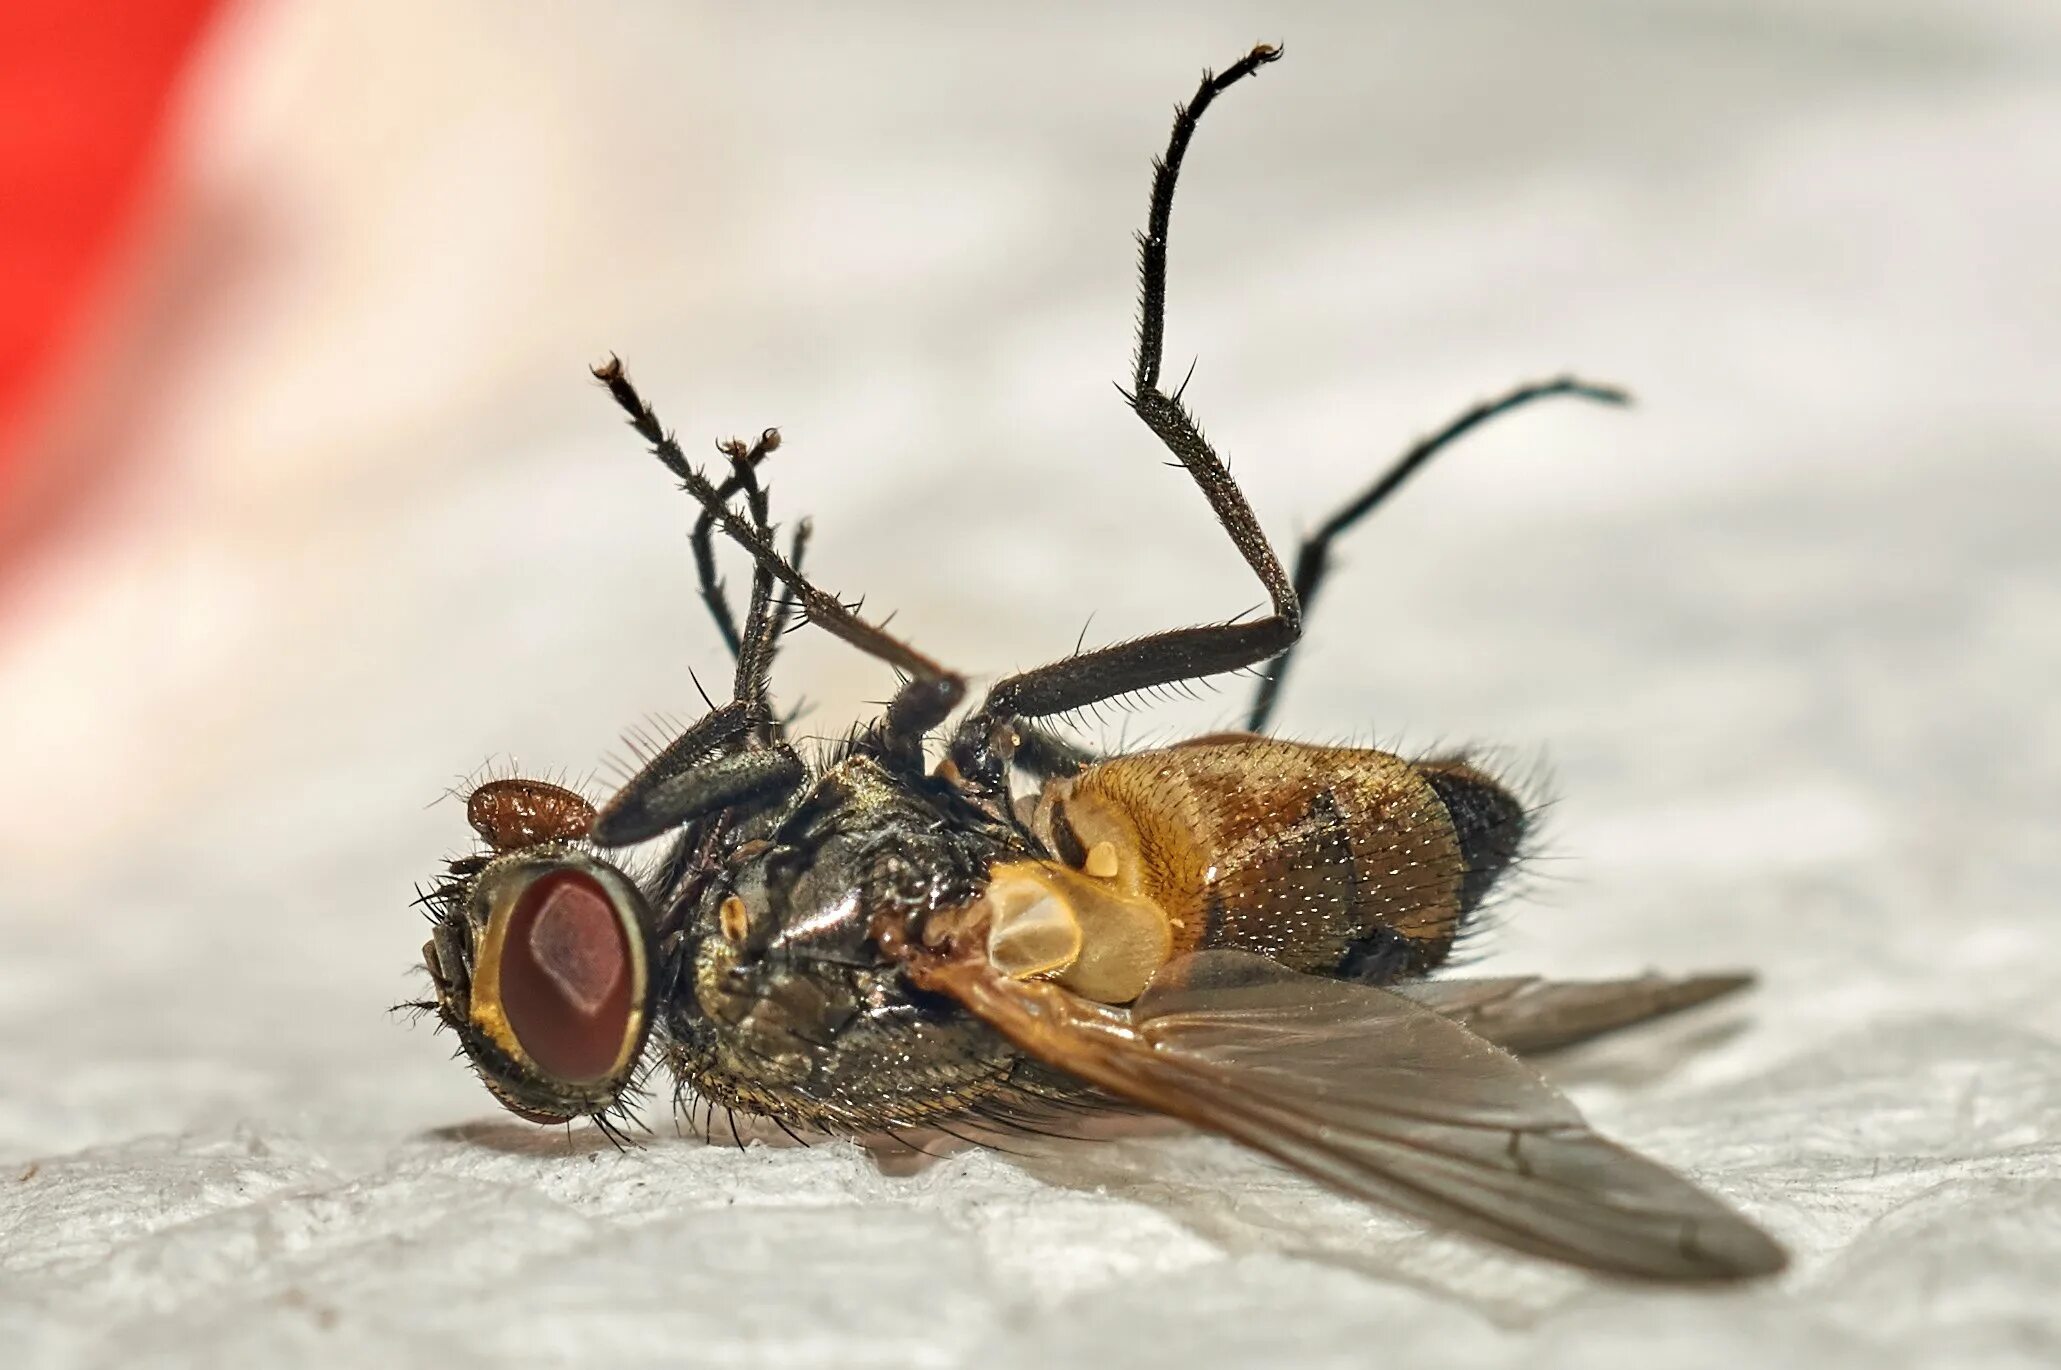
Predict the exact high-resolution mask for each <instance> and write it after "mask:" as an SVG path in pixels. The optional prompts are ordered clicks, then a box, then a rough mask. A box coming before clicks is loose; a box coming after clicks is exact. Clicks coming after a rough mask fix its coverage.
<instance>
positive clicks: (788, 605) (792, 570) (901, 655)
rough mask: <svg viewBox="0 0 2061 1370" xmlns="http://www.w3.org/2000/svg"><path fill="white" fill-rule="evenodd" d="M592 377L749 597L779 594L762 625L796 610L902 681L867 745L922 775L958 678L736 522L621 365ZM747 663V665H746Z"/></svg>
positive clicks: (761, 533)
mask: <svg viewBox="0 0 2061 1370" xmlns="http://www.w3.org/2000/svg"><path fill="white" fill-rule="evenodd" d="M594 375H595V377H596V378H597V379H598V380H600V381H601V382H602V383H603V384H604V385H606V386H607V387H608V391H609V394H610V395H612V396H613V397H614V399H615V401H616V403H617V404H619V405H621V406H622V408H623V410H624V412H626V413H627V414H628V415H629V416H630V426H631V427H632V428H634V429H636V430H637V432H638V434H639V436H641V437H642V438H643V439H644V440H645V441H646V442H648V443H650V444H651V450H652V453H653V455H655V456H656V457H657V458H658V459H659V460H660V461H661V462H663V463H664V464H665V467H666V469H667V470H669V471H671V472H672V473H673V475H674V476H675V477H677V478H678V479H679V482H680V486H681V488H682V489H684V490H686V492H687V493H688V494H690V495H692V496H693V497H694V499H695V500H696V502H697V503H699V504H700V505H701V507H702V510H703V511H704V513H706V514H707V516H708V517H709V518H710V519H711V521H712V522H713V523H714V524H715V526H716V527H718V528H721V529H722V530H723V533H724V535H725V536H726V537H728V538H729V539H730V540H731V541H733V542H735V543H736V544H737V545H738V546H740V547H742V548H744V550H745V551H746V552H748V553H749V554H750V555H751V558H752V561H753V563H754V565H755V567H756V571H755V573H754V577H753V598H754V600H755V601H756V600H757V599H758V598H759V595H758V586H759V584H760V583H761V582H763V583H764V584H765V586H766V587H767V588H768V590H770V588H771V586H772V585H773V584H775V583H777V584H778V585H780V586H781V587H782V589H783V590H784V591H785V593H784V594H783V595H782V597H781V601H780V603H779V604H777V605H773V606H771V607H769V608H768V610H767V619H768V621H769V622H770V623H772V624H774V625H776V626H777V625H780V624H783V623H784V621H785V619H786V617H787V615H788V613H789V612H790V611H791V610H792V609H795V608H798V609H799V610H800V611H801V613H802V614H804V615H805V616H806V617H807V618H808V620H809V621H810V622H811V623H815V624H817V625H818V626H820V627H822V628H823V629H824V630H825V631H827V632H829V633H830V634H831V635H832V636H834V637H837V638H840V639H842V640H843V641H845V642H848V643H850V644H851V645H852V646H854V647H856V648H858V649H859V650H860V651H862V652H864V653H866V654H867V655H868V656H871V657H874V658H876V659H878V660H880V661H884V662H886V663H887V664H888V665H890V666H893V667H894V668H895V669H896V670H898V671H900V672H901V673H902V674H903V676H904V677H905V679H904V680H903V682H902V686H901V688H900V689H899V690H897V691H896V692H895V696H894V699H893V700H892V701H891V702H890V703H889V704H888V707H887V713H886V715H885V716H884V717H883V718H882V720H881V722H880V723H879V724H878V725H876V729H875V734H874V739H873V742H874V745H875V746H876V747H877V748H878V750H879V751H880V753H881V754H882V755H883V756H884V757H887V758H889V759H891V760H893V761H895V762H897V763H900V764H904V765H907V766H910V767H912V768H914V769H919V770H920V769H921V766H922V760H923V757H922V752H923V738H924V736H925V735H926V734H928V733H929V732H930V731H931V730H932V729H934V728H936V727H937V726H938V725H939V724H940V723H942V722H944V721H945V719H946V717H948V716H949V715H950V714H951V712H952V710H953V709H955V708H957V707H958V706H959V703H960V701H961V700H963V699H964V698H965V697H966V681H965V679H964V677H962V676H960V675H959V674H958V673H957V672H955V671H951V670H948V669H947V668H946V667H944V666H942V665H940V664H939V663H938V662H936V661H934V660H932V659H931V658H930V657H929V656H927V655H925V654H924V653H922V652H919V651H917V650H916V649H915V648H914V647H912V646H910V645H909V644H908V643H906V642H904V641H902V640H901V639H900V638H897V637H895V636H893V635H892V634H890V633H888V632H887V631H886V630H885V629H883V628H881V627H879V626H878V625H875V624H872V623H868V622H867V621H866V620H864V619H862V618H860V617H859V615H858V613H857V612H856V611H855V609H854V608H853V606H851V605H849V604H846V603H845V602H844V601H843V600H841V599H839V598H838V597H837V596H836V595H833V594H830V593H829V592H827V591H825V590H822V589H820V588H818V587H817V586H816V585H815V584H814V583H812V582H811V581H809V580H808V579H807V578H806V577H804V576H803V575H802V573H801V571H800V569H799V568H798V567H797V566H796V565H795V563H794V559H792V558H790V557H787V556H783V555H782V554H781V552H780V549H779V548H777V547H775V546H774V545H773V540H772V537H771V535H770V534H769V533H768V532H767V530H766V529H765V528H764V527H763V526H761V525H760V524H758V523H757V522H755V521H754V520H752V519H750V518H747V517H744V516H741V515H739V514H738V512H737V511H736V510H735V509H733V508H731V507H730V505H729V503H728V502H727V501H726V500H725V498H724V497H723V494H722V491H721V489H720V487H718V486H717V485H715V484H714V483H712V482H711V481H710V480H709V478H708V477H707V476H706V475H704V474H703V473H702V472H701V471H700V470H699V469H698V468H697V467H695V466H694V465H693V464H692V463H691V462H689V461H688V460H687V458H686V456H685V454H683V453H682V452H681V451H680V445H679V443H677V442H675V441H674V440H673V437H672V435H671V434H669V433H667V432H666V431H665V428H664V426H663V425H662V424H661V423H660V422H659V419H658V415H657V414H656V413H655V412H653V410H652V408H651V406H649V405H648V404H646V403H645V402H644V399H643V397H642V396H641V395H639V394H638V393H637V390H636V387H635V386H633V385H631V384H630V380H629V377H628V376H626V375H624V374H623V366H622V363H621V362H620V361H618V360H617V359H615V358H613V357H611V358H609V360H608V361H606V362H604V363H603V364H602V365H600V366H597V367H595V368H594ZM739 636H740V639H741V640H743V641H744V642H745V643H746V645H747V646H748V645H749V640H750V638H751V634H750V632H749V631H746V632H744V633H741V634H740V635H739ZM771 636H773V635H771V634H769V635H768V641H767V643H766V645H765V647H764V649H763V651H762V652H760V653H757V654H754V653H751V652H748V651H747V652H743V653H740V656H739V659H738V678H739V680H740V682H744V681H745V680H746V678H747V676H748V675H749V676H750V677H751V678H752V679H753V680H756V681H760V682H762V681H763V679H764V672H765V671H766V670H767V669H768V668H769V667H770V666H771V663H772V642H771ZM747 658H749V660H747ZM762 694H763V685H762V684H761V685H760V686H759V687H758V691H757V693H754V694H747V693H746V689H745V686H744V685H743V684H740V687H739V690H738V698H740V699H744V698H754V699H756V698H759V697H761V696H762Z"/></svg>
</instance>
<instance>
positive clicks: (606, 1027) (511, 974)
mask: <svg viewBox="0 0 2061 1370" xmlns="http://www.w3.org/2000/svg"><path fill="white" fill-rule="evenodd" d="M630 958H631V948H630V938H629V932H628V930H627V929H626V928H625V926H624V920H623V918H622V917H621V915H620V914H619V913H618V911H617V909H616V906H615V901H614V900H613V899H611V898H610V897H609V893H608V891H607V890H606V889H604V888H602V886H601V884H600V882H599V881H597V880H595V879H594V877H593V876H591V875H588V874H586V873H585V872H584V871H578V870H557V871H552V872H551V873H550V874H548V875H544V876H540V877H538V878H537V879H536V880H534V881H532V882H531V883H530V886H529V888H528V889H526V890H524V891H523V892H522V897H521V898H520V899H518V900H517V901H516V905H515V910H514V912H512V913H511V914H509V916H508V927H507V929H506V931H505V932H504V933H503V934H502V942H501V976H500V991H501V1009H502V1011H503V1012H504V1013H506V1014H507V1015H508V1026H509V1027H510V1028H512V1029H514V1031H515V1038H516V1040H517V1041H519V1042H521V1043H522V1049H523V1050H524V1051H525V1052H527V1053H528V1054H529V1057H530V1059H531V1060H532V1061H534V1062H535V1063H536V1065H537V1068H538V1069H539V1070H541V1071H543V1072H544V1073H545V1074H546V1075H549V1076H551V1077H552V1078H554V1079H557V1080H560V1081H564V1082H566V1083H568V1084H589V1083H592V1082H594V1081H598V1080H603V1079H606V1078H607V1077H608V1075H609V1073H610V1072H611V1071H613V1070H614V1069H615V1064H616V1061H617V1059H618V1058H619V1057H621V1055H622V1051H623V1042H624V1039H625V1038H627V1037H628V1036H629V1033H630V1019H631V1003H630V990H631V983H630V982H631V980H632V978H633V977H632V974H631V971H632V966H631V960H630Z"/></svg>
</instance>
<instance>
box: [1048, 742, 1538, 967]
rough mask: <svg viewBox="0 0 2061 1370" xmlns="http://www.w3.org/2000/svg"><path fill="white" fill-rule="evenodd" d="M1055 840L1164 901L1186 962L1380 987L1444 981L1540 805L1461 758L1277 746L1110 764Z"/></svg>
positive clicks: (1184, 750)
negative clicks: (1437, 970) (1532, 809)
mask: <svg viewBox="0 0 2061 1370" xmlns="http://www.w3.org/2000/svg"><path fill="white" fill-rule="evenodd" d="M1036 825H1037V827H1038V829H1039V833H1040V836H1042V837H1044V838H1045V839H1046V840H1047V841H1048V842H1050V843H1051V844H1052V846H1053V849H1054V850H1055V852H1057V853H1058V854H1059V855H1060V857H1061V859H1063V860H1066V861H1068V862H1069V863H1070V864H1081V865H1086V866H1088V867H1090V868H1101V869H1096V870H1095V873H1097V874H1100V873H1101V870H1102V869H1106V868H1109V867H1110V866H1111V865H1112V862H1113V865H1114V874H1113V876H1112V878H1113V879H1114V880H1115V881H1116V882H1117V884H1118V885H1119V886H1120V887H1121V888H1122V889H1123V891H1124V892H1125V893H1129V894H1135V895H1142V896H1144V897H1146V898H1149V899H1151V900H1153V901H1154V902H1156V903H1157V904H1159V905H1160V907H1161V908H1163V909H1164V910H1165V911H1166V913H1167V916H1168V920H1169V922H1170V923H1171V925H1172V928H1173V942H1174V951H1175V953H1176V954H1179V953H1181V952H1185V951H1193V950H1198V949H1204V948H1238V949H1241V950H1247V951H1256V952H1259V953H1261V954H1263V955H1266V956H1270V957H1273V958H1274V959H1275V960H1277V961H1279V962H1281V963H1282V964H1283V965H1285V966H1288V967H1289V968H1290V969H1293V970H1299V971H1304V972H1307V973H1311V974H1321V975H1334V976H1341V977H1348V978H1352V979H1361V980H1369V981H1373V982H1375V983H1380V982H1384V981H1389V980H1395V979H1404V978H1409V977H1412V976H1416V975H1421V974H1423V973H1424V972H1426V971H1428V970H1431V969H1432V968H1434V967H1436V966H1437V965H1439V963H1441V962H1442V961H1444V960H1445V958H1446V955H1447V953H1448V952H1449V951H1450V950H1451V949H1452V945H1453V940H1454V938H1455V937H1456V936H1457V935H1458V934H1459V933H1460V931H1461V930H1462V929H1463V928H1464V926H1465V925H1466V922H1467V918H1468V916H1469V915H1470V914H1471V913H1472V912H1473V910H1474V909H1475V908H1476V907H1477V906H1479V905H1480V903H1481V901H1482V899H1483V898H1484V896H1486V895H1487V893H1488V892H1489V889H1490V888H1491V886H1493V884H1494V883H1495V881H1496V878H1497V877H1498V876H1499V875H1501V874H1502V872H1503V871H1504V870H1506V869H1507V868H1508V867H1509V866H1510V864H1511V863H1512V862H1513V861H1514V860H1515V859H1516V857H1517V855H1518V852H1519V849H1520V847H1521V846H1522V843H1523V839H1524V834H1525V827H1526V821H1525V810H1524V806H1523V805H1522V804H1521V803H1520V802H1519V801H1518V800H1517V799H1516V798H1515V797H1514V796H1513V795H1511V794H1510V792H1509V791H1508V790H1506V789H1505V788H1503V787H1502V786H1501V785H1499V784H1498V783H1496V782H1495V781H1494V780H1493V779H1491V778H1490V777H1488V776H1487V775H1485V774H1483V773H1482V772H1481V771H1479V770H1477V769H1475V768H1474V767H1473V766H1471V765H1469V764H1468V763H1466V762H1465V761H1462V760H1438V761H1425V762H1413V761H1407V760H1404V759H1403V758H1401V757H1398V756H1394V755H1391V754H1390V753H1387V752H1381V751H1374V750H1371V749H1365V748H1353V747H1316V746H1309V745H1305V744H1302V743H1296V742H1282V741H1276V740H1274V739H1270V738H1261V737H1249V738H1248V737H1234V738H1228V739H1205V740H1202V741H1198V742H1193V743H1188V744H1184V745H1180V746H1175V747H1168V748H1164V749H1161V750H1158V751H1151V752H1139V753H1134V754H1132V755H1129V756H1121V757H1116V758H1114V759H1112V760H1109V761H1105V762H1100V763H1098V764H1096V765H1094V766H1091V767H1089V768H1087V769H1086V770H1084V771H1082V772H1081V773H1080V774H1079V775H1077V776H1074V777H1072V778H1070V779H1067V780H1061V781H1055V782H1053V783H1052V784H1051V785H1048V786H1047V787H1046V789H1045V791H1044V792H1043V794H1042V795H1041V796H1040V798H1039V801H1038V805H1037V811H1036Z"/></svg>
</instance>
